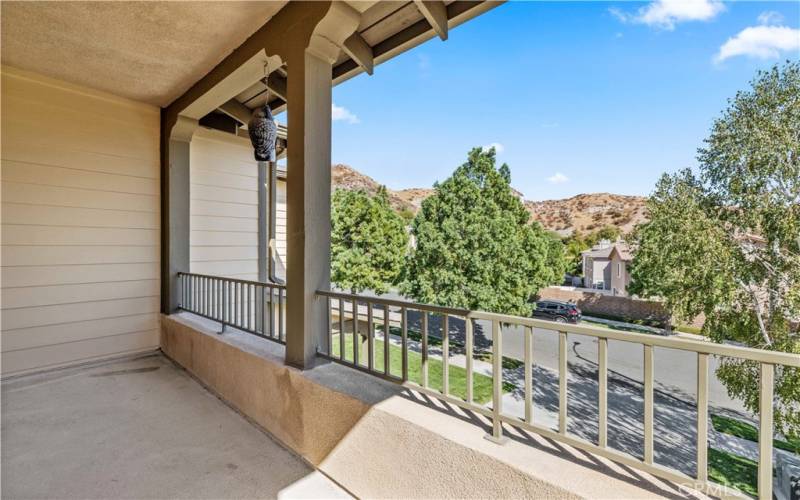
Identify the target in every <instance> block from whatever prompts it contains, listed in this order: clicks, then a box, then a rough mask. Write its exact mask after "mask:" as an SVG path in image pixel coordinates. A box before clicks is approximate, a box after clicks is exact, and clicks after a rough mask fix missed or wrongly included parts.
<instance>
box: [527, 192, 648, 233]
mask: <svg viewBox="0 0 800 500" xmlns="http://www.w3.org/2000/svg"><path fill="white" fill-rule="evenodd" d="M645 201H646V198H645V197H643V196H626V195H621V194H611V193H591V194H579V195H577V196H573V197H572V198H566V199H563V200H546V201H526V202H525V207H526V208H527V209H528V211H529V212H530V213H531V217H532V218H533V220H536V221H539V222H540V223H541V224H542V225H543V226H544V227H545V228H547V229H550V230H552V231H557V232H558V233H559V234H561V235H562V236H566V235H568V234H571V233H573V232H574V231H580V232H582V233H585V232H591V231H594V230H597V229H600V228H601V227H603V226H616V227H618V228H620V230H621V231H622V232H623V233H629V232H630V231H631V230H632V229H633V228H634V226H636V225H637V224H640V223H642V222H645V221H646V220H647V213H646V208H645Z"/></svg>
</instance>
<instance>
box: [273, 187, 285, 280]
mask: <svg viewBox="0 0 800 500" xmlns="http://www.w3.org/2000/svg"><path fill="white" fill-rule="evenodd" d="M275 190H276V191H277V196H276V198H277V199H276V200H275V202H276V207H275V246H276V247H277V250H278V256H277V260H278V263H277V266H276V267H277V270H276V274H277V276H278V278H281V279H282V280H284V281H285V280H286V181H282V180H280V181H278V185H277V186H276V187H275Z"/></svg>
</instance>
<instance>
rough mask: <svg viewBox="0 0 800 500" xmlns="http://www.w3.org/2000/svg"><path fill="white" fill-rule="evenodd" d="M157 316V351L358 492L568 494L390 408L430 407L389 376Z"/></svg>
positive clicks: (393, 495)
mask: <svg viewBox="0 0 800 500" xmlns="http://www.w3.org/2000/svg"><path fill="white" fill-rule="evenodd" d="M161 325H162V326H161V349H162V351H163V352H164V354H166V355H167V356H168V357H170V358H171V359H172V360H174V361H175V362H176V363H178V364H179V365H181V366H182V367H184V368H185V369H186V370H187V371H189V372H190V373H192V374H193V375H194V376H195V377H197V378H198V379H199V380H200V381H202V382H203V383H204V384H206V386H207V387H209V388H210V389H211V390H212V391H214V392H216V393H217V395H219V396H220V397H221V398H222V399H224V400H226V401H227V402H228V403H229V404H231V405H232V406H234V407H235V408H237V409H238V410H239V411H241V412H242V413H243V414H245V415H246V416H248V417H249V418H251V419H252V420H253V421H255V422H256V423H258V424H259V425H260V426H262V427H263V428H264V429H265V430H267V431H268V432H270V433H271V434H272V435H274V436H275V437H276V438H277V439H279V440H280V441H281V442H283V443H284V444H285V445H286V446H287V447H289V448H291V449H292V450H293V451H295V452H296V453H298V454H299V455H301V456H302V457H303V458H305V459H306V460H308V461H309V462H310V463H312V464H313V465H315V466H317V467H318V468H319V469H320V470H321V471H323V472H325V473H326V474H328V475H329V476H330V477H331V478H333V479H334V480H335V481H337V482H338V483H340V484H341V485H342V486H344V487H345V488H347V489H348V490H349V491H350V492H352V493H353V494H354V495H356V496H358V497H362V498H378V497H380V498H423V497H424V498H431V497H441V498H456V497H458V498H478V497H482V498H486V497H502V498H510V497H520V496H523V497H537V498H540V497H558V498H570V497H575V495H573V494H571V493H569V492H568V491H566V490H564V489H562V488H560V487H558V486H555V485H553V484H551V483H549V482H548V481H545V480H541V479H538V478H536V477H534V476H533V475H531V474H529V473H526V472H524V471H522V470H520V469H517V468H515V467H513V466H511V465H509V464H507V463H505V462H503V461H500V460H498V459H496V458H495V457H492V456H490V455H486V454H484V453H481V452H480V451H479V450H476V449H474V448H471V447H469V446H464V445H462V444H459V443H457V442H455V441H453V440H451V439H447V438H446V437H443V436H442V435H440V434H438V433H436V432H433V431H432V430H430V429H426V428H424V427H422V426H420V425H417V424H416V423H414V422H412V421H411V420H409V419H408V418H403V417H401V416H398V415H397V414H396V412H395V411H394V410H393V408H396V407H397V405H401V406H403V411H406V412H407V411H411V412H412V413H414V412H417V411H419V412H423V414H421V418H422V417H424V412H425V411H428V412H430V411H432V410H430V409H427V408H424V407H422V406H420V405H417V404H416V403H413V402H411V401H407V400H405V399H404V398H402V397H400V396H397V393H398V392H399V391H400V388H399V387H397V386H394V384H389V383H386V382H383V381H380V380H377V379H375V378H373V377H369V376H368V375H365V374H363V373H359V372H357V371H355V370H351V369H348V368H346V367H342V366H338V365H333V364H328V365H324V366H320V367H317V368H314V369H313V370H309V371H305V372H304V371H300V370H297V369H295V368H292V367H289V366H286V365H284V364H283V359H282V357H281V356H280V351H281V350H282V348H281V347H280V346H274V345H269V346H266V348H264V346H263V345H261V346H259V345H257V343H261V344H264V343H267V341H263V340H261V339H254V340H255V341H256V342H255V343H253V342H251V341H249V339H246V338H244V339H243V338H242V337H243V336H244V335H245V334H240V333H236V334H225V335H221V336H220V335H216V334H215V333H214V332H213V331H208V330H206V329H204V328H203V327H202V325H198V324H195V323H193V322H192V321H189V320H186V319H185V318H181V317H175V316H169V317H168V316H164V317H162V321H161ZM242 341H244V343H242ZM365 385H372V387H361V388H359V386H365ZM376 388H377V389H376ZM359 391H360V393H359ZM387 405H388V406H387ZM449 420H453V421H454V423H455V422H458V421H457V420H455V419H448V420H446V421H449ZM458 423H459V424H460V423H461V422H458ZM471 430H472V431H474V432H476V433H480V431H479V429H477V428H474V426H473V427H471ZM487 444H489V443H488V442H487ZM487 478H491V480H487Z"/></svg>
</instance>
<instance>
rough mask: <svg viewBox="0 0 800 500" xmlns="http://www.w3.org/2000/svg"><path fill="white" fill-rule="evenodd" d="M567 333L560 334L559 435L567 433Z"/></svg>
mask: <svg viewBox="0 0 800 500" xmlns="http://www.w3.org/2000/svg"><path fill="white" fill-rule="evenodd" d="M567 373H568V372H567V332H558V433H559V434H566V433H567Z"/></svg>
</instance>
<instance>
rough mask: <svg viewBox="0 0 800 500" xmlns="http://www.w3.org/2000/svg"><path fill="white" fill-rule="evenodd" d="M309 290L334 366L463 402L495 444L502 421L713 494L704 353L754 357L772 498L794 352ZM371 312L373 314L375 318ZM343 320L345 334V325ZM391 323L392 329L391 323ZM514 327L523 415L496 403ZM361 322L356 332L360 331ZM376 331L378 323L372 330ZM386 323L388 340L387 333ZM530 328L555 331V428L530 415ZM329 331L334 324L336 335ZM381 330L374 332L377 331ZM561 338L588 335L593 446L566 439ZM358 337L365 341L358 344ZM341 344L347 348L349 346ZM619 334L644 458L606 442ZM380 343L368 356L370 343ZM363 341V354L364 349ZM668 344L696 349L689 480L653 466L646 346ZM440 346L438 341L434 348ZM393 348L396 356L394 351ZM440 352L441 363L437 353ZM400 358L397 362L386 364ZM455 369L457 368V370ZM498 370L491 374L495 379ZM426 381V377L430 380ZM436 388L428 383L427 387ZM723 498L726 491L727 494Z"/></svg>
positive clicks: (796, 360)
mask: <svg viewBox="0 0 800 500" xmlns="http://www.w3.org/2000/svg"><path fill="white" fill-rule="evenodd" d="M317 295H318V296H319V297H320V298H322V299H324V300H327V303H328V311H329V323H330V327H329V328H328V336H329V338H328V340H329V345H330V346H331V348H330V352H328V353H322V354H321V355H322V356H324V357H327V358H329V359H332V360H334V361H336V362H339V363H343V364H346V365H349V366H351V367H354V368H356V369H358V370H362V371H366V372H368V373H371V374H373V375H376V376H378V377H381V378H385V379H389V380H392V381H395V382H398V383H402V384H404V385H407V386H409V387H411V388H413V389H414V390H416V391H419V392H422V393H424V394H428V395H431V396H434V397H437V398H439V399H441V400H444V401H447V402H449V403H452V404H455V405H457V406H460V407H463V408H467V409H469V410H471V411H473V412H475V413H478V414H481V415H484V416H486V417H488V418H489V419H491V422H492V429H493V430H492V434H491V436H489V437H490V438H491V439H492V440H494V441H497V442H501V441H502V440H503V424H509V425H513V426H516V427H518V428H522V429H525V430H528V431H532V432H535V433H537V434H539V435H542V436H544V437H547V438H551V439H553V440H556V441H560V442H563V443H566V444H569V445H571V446H574V447H576V448H579V449H583V450H586V451H590V452H592V453H595V454H597V455H599V456H603V457H605V458H608V459H611V460H614V461H616V462H619V463H622V464H625V465H629V466H632V467H636V468H639V469H641V470H644V471H646V472H648V473H651V474H653V475H655V476H658V477H661V478H663V479H667V480H670V481H674V482H677V483H679V484H684V485H691V486H692V487H693V488H696V489H699V490H702V491H706V492H710V493H713V494H718V493H719V492H720V491H726V489H725V488H722V487H720V486H719V485H716V484H714V483H712V482H710V481H709V475H708V421H709V418H708V417H709V408H708V383H709V378H708V377H709V375H708V372H709V358H708V357H709V355H716V356H727V357H732V358H737V359H742V360H749V361H752V362H755V363H758V364H759V366H760V423H759V462H758V492H759V497H760V498H763V499H769V500H771V499H772V440H773V397H774V388H773V385H774V377H775V368H776V366H787V367H795V368H797V367H800V356H797V355H793V354H788V353H780V352H774V351H765V350H760V349H750V348H744V347H737V346H732V345H726V344H716V343H712V342H704V341H695V340H688V339H682V338H674V337H662V336H656V335H642V334H636V333H629V332H623V331H616V330H609V329H604V328H598V327H593V326H583V325H573V324H562V323H558V324H554V323H553V322H549V321H544V320H538V319H531V318H523V317H517V316H509V315H504V314H494V313H487V312H480V311H467V310H463V309H454V308H447V307H437V306H431V305H425V304H417V303H412V302H406V301H402V300H392V299H385V298H378V297H369V296H361V295H353V294H348V293H339V292H332V291H318V292H317ZM376 311H380V314H379V315H378V317H377V321H376ZM409 311H414V312H415V313H417V314H420V315H421V320H420V323H421V326H420V328H419V332H418V333H417V332H415V335H416V336H417V339H416V341H417V342H418V348H419V351H420V352H419V355H420V356H421V360H420V372H421V373H419V374H418V376H417V377H416V378H417V380H416V381H412V380H410V378H409V335H410V330H409V325H408V321H409ZM431 314H435V315H440V316H441V319H440V324H441V325H442V328H441V329H440V331H441V334H440V339H436V340H437V342H439V341H440V342H441V346H440V351H441V352H440V354H437V356H438V357H437V359H436V361H437V364H436V367H437V370H436V371H437V373H438V371H439V370H441V381H432V380H431V378H430V371H431V366H432V358H431V356H430V354H431V337H430V332H429V316H430V315H431ZM348 317H349V321H350V322H351V323H352V327H351V332H352V333H351V334H350V336H349V337H348V336H347V332H346V328H345V324H346V322H347V321H348ZM453 317H457V318H462V319H463V320H464V321H465V339H464V340H465V342H464V349H465V351H466V352H465V366H464V367H463V369H464V370H465V372H466V373H465V378H466V382H465V383H466V388H465V391H464V392H463V394H459V395H454V394H452V392H451V390H450V382H451V380H450V376H449V370H450V369H451V365H450V362H449V359H448V357H449V356H450V348H449V343H450V339H449V337H450V329H449V328H448V321H449V320H450V318H453ZM475 321H483V322H488V323H490V324H491V338H492V345H491V358H492V377H491V379H492V380H491V384H492V391H491V393H492V397H491V401H492V403H491V407H488V406H486V405H482V404H479V403H478V402H476V401H475V393H474V380H475V370H474V356H475V346H474V322H475ZM397 325H399V326H397ZM504 325H505V326H508V325H515V326H520V327H523V328H524V372H525V373H524V378H525V380H524V397H525V401H524V417H523V418H519V417H516V416H512V415H508V414H506V413H504V412H503V407H502V393H503V392H502V391H503V380H502V378H503V377H502V370H503V368H502V362H503V361H502V360H503V327H504ZM362 326H363V327H365V328H362ZM376 327H377V328H376ZM392 328H395V331H397V330H399V332H398V333H397V334H394V336H395V339H397V338H398V337H399V340H393V339H392V335H393V334H392ZM533 328H541V329H543V330H546V331H548V332H551V333H550V334H553V335H558V430H557V431H554V430H552V429H550V428H548V427H545V426H542V425H540V424H538V423H536V422H534V420H533ZM334 329H335V330H338V339H335V334H334ZM378 329H379V330H380V331H379V332H378V331H377V330H378ZM570 334H580V335H587V336H591V337H594V338H596V339H597V341H598V356H597V357H598V359H597V365H598V439H597V442H591V441H589V440H586V439H583V438H580V437H577V436H574V435H570V434H569V433H568V432H567V391H568V385H567V374H568V366H567V339H568V335H570ZM362 337H363V341H364V342H365V343H366V346H364V345H362ZM348 340H349V342H351V343H352V345H348ZM609 340H619V341H625V342H632V343H635V344H640V345H641V346H642V356H643V366H644V374H643V378H644V383H643V387H644V391H643V392H644V421H643V427H644V433H643V439H644V443H643V448H644V453H643V457H642V458H639V457H635V456H633V455H629V454H627V453H624V452H621V451H618V450H615V449H612V448H610V447H609V446H608V341H609ZM378 343H382V344H383V345H382V348H381V349H380V350H379V351H378V352H377V353H376V349H375V347H376V345H377V344H378ZM393 343H394V344H396V345H395V350H396V349H397V346H398V345H399V349H400V359H399V360H397V359H394V360H393V358H396V356H394V357H393V356H392V350H391V347H392V344H393ZM365 347H366V350H367V352H366V358H367V359H366V360H363V359H361V357H362V356H364V353H363V350H364V348H365ZM655 347H661V348H669V349H677V350H682V351H689V352H693V353H696V355H697V365H696V369H697V421H696V422H695V425H696V428H697V444H696V446H697V449H696V457H697V469H696V473H695V475H694V477H690V476H688V475H686V474H685V473H683V472H680V471H678V470H675V469H672V468H669V467H666V466H664V465H661V464H657V463H655V462H654V425H653V414H654V396H653V387H654V369H653V368H654V362H655V360H654V348H655ZM437 349H439V346H437ZM395 354H396V352H395ZM439 357H440V359H439ZM398 361H399V364H400V366H399V367H398V366H393V365H395V364H397V362H398ZM459 369H462V368H461V367H459ZM498 375H499V376H498ZM432 382H433V383H432ZM434 385H435V386H436V387H433V386H434ZM727 493H728V494H732V493H733V492H732V491H727Z"/></svg>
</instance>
